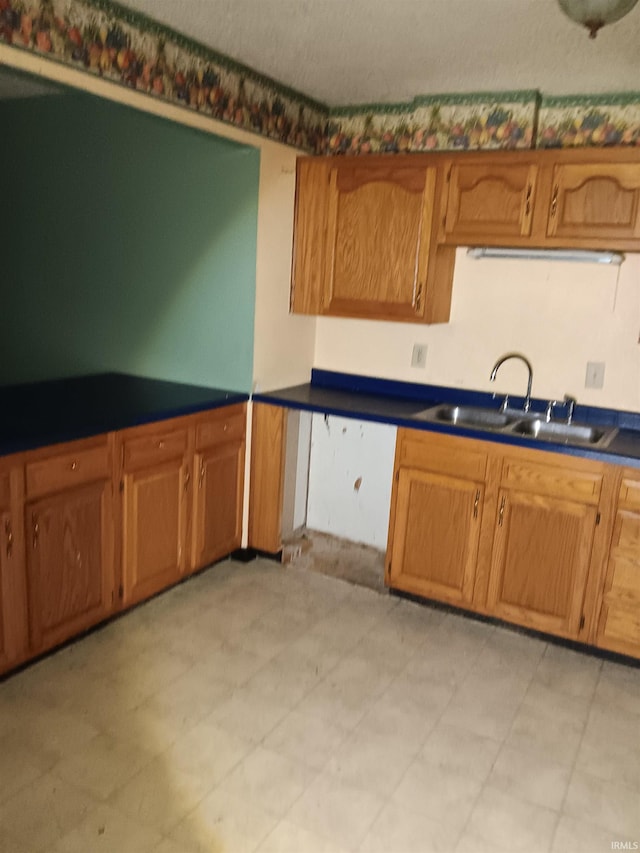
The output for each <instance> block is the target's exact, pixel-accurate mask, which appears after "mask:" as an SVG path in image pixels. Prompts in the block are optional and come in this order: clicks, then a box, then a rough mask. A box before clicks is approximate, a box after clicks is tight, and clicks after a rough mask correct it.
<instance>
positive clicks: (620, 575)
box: [607, 555, 640, 606]
mask: <svg viewBox="0 0 640 853" xmlns="http://www.w3.org/2000/svg"><path fill="white" fill-rule="evenodd" d="M614 598H615V599H616V600H617V601H623V602H626V603H628V604H635V605H636V606H639V605H640V562H637V561H635V560H631V559H628V558H625V557H624V556H622V555H620V556H617V557H614V558H613V577H612V578H611V589H610V590H609V592H608V593H607V599H608V600H610V599H614Z"/></svg>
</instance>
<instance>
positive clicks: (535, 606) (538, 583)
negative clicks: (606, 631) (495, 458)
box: [488, 489, 596, 637]
mask: <svg viewBox="0 0 640 853" xmlns="http://www.w3.org/2000/svg"><path fill="white" fill-rule="evenodd" d="M595 525H596V507H595V506H590V505H587V504H583V503H579V502H577V501H572V500H569V499H564V498H555V497H551V496H549V495H538V494H533V493H530V492H523V491H518V490H515V489H514V490H511V489H503V490H501V492H500V495H499V509H498V518H497V523H496V533H495V538H494V543H493V554H492V565H491V576H490V579H489V592H488V606H489V609H490V611H491V612H492V613H493V614H494V615H496V616H498V617H500V618H501V619H506V620H507V621H509V622H517V623H518V624H520V625H525V626H527V627H530V628H535V629H537V630H540V631H548V632H549V633H552V634H559V635H560V636H565V637H576V636H577V634H578V631H579V629H580V621H581V617H582V602H583V598H584V590H585V584H586V579H587V571H588V568H589V561H590V557H591V548H592V543H593V537H594V532H595Z"/></svg>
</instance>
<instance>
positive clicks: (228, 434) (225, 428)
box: [196, 409, 246, 450]
mask: <svg viewBox="0 0 640 853" xmlns="http://www.w3.org/2000/svg"><path fill="white" fill-rule="evenodd" d="M245 423H246V416H245V412H244V409H243V410H241V411H237V409H236V410H235V411H234V412H229V413H227V414H223V413H220V415H219V416H212V417H211V419H209V420H206V421H204V422H203V423H200V424H198V426H197V427H196V449H197V450H201V449H202V448H203V447H210V446H211V445H214V444H220V443H222V442H224V441H239V440H242V439H243V438H244V435H245Z"/></svg>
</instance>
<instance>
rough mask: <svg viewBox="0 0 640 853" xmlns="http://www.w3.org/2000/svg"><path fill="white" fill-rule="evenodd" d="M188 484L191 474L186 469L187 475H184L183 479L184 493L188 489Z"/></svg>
mask: <svg viewBox="0 0 640 853" xmlns="http://www.w3.org/2000/svg"><path fill="white" fill-rule="evenodd" d="M190 482H191V472H190V471H189V470H188V469H187V473H186V474H185V477H184V490H185V492H186V491H187V489H188V488H189V483H190Z"/></svg>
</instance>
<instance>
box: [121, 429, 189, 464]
mask: <svg viewBox="0 0 640 853" xmlns="http://www.w3.org/2000/svg"><path fill="white" fill-rule="evenodd" d="M187 443H188V435H187V430H186V429H180V430H167V431H166V432H160V431H155V432H153V433H150V434H149V435H141V436H136V437H135V438H128V439H125V442H124V454H123V462H124V470H125V471H133V470H136V469H139V468H146V467H147V466H149V465H155V464H156V463H161V462H165V461H167V460H169V459H175V458H176V457H179V456H183V455H184V453H185V452H186V450H187Z"/></svg>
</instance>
